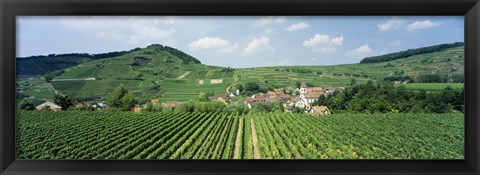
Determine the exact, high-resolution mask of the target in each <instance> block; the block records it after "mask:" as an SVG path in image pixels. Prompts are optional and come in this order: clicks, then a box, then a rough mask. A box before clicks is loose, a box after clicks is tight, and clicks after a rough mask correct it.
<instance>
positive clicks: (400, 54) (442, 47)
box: [360, 42, 465, 63]
mask: <svg viewBox="0 0 480 175" xmlns="http://www.w3.org/2000/svg"><path fill="white" fill-rule="evenodd" d="M464 45H465V44H464V43H463V42H456V43H451V44H440V45H435V46H428V47H421V48H417V49H408V50H405V51H400V52H395V53H390V54H385V55H380V56H372V57H366V58H364V59H363V60H362V61H360V63H379V62H387V61H392V60H397V59H401V58H407V57H410V56H413V55H419V54H425V53H432V52H438V51H442V50H446V49H449V48H453V47H459V46H464Z"/></svg>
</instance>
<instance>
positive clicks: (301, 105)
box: [35, 82, 344, 115]
mask: <svg viewBox="0 0 480 175" xmlns="http://www.w3.org/2000/svg"><path fill="white" fill-rule="evenodd" d="M343 89H344V88H343V87H308V86H307V84H306V83H305V82H302V84H301V85H300V87H296V88H291V87H289V89H288V90H286V89H284V88H280V89H275V90H269V91H267V92H266V93H262V92H259V93H255V94H253V95H248V96H245V97H242V95H241V92H240V90H238V89H237V90H236V91H235V92H228V93H224V94H220V95H210V96H208V101H216V102H220V103H222V104H223V105H224V107H227V106H229V105H234V104H237V105H238V104H242V105H244V106H245V108H247V109H249V110H251V109H253V108H255V107H256V106H257V105H263V106H272V105H273V104H281V109H282V110H283V111H284V112H289V113H291V112H292V111H294V110H297V111H301V112H302V111H303V112H304V113H306V114H311V115H329V114H331V112H330V110H329V109H328V107H327V106H322V105H314V102H315V101H317V100H318V98H319V97H321V96H329V95H331V94H333V93H334V92H336V91H341V90H343ZM182 103H184V102H180V101H164V102H160V101H159V99H151V100H150V101H149V102H147V103H144V104H136V105H135V106H134V107H133V108H131V111H133V112H141V111H143V110H145V109H146V108H148V107H149V106H160V107H162V108H170V109H174V108H176V107H178V106H179V105H181V104H182ZM73 108H74V109H84V110H91V111H93V110H106V109H109V105H108V104H107V103H106V102H87V101H83V102H78V103H77V104H74V106H73ZM35 109H36V110H50V111H61V110H62V107H60V106H59V105H57V104H55V103H53V102H49V101H47V102H44V103H42V104H40V105H38V106H36V107H35Z"/></svg>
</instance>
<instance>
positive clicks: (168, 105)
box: [162, 101, 179, 108]
mask: <svg viewBox="0 0 480 175" xmlns="http://www.w3.org/2000/svg"><path fill="white" fill-rule="evenodd" d="M178 104H179V102H178V101H166V102H162V107H165V108H174V107H177V106H178Z"/></svg>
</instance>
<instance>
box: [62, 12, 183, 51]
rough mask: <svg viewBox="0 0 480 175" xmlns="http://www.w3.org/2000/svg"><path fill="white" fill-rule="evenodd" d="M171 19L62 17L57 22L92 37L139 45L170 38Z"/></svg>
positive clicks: (162, 41)
mask: <svg viewBox="0 0 480 175" xmlns="http://www.w3.org/2000/svg"><path fill="white" fill-rule="evenodd" d="M173 20H174V18H170V17H165V18H153V17H100V16H95V17H62V18H61V19H60V20H59V24H61V25H62V26H64V27H65V28H67V29H70V30H75V31H79V32H84V33H87V34H90V35H92V36H94V37H99V38H110V39H115V40H119V41H123V42H126V43H129V44H136V45H139V44H152V43H164V42H165V41H167V40H171V39H169V38H170V37H172V36H173V35H174V34H175V33H176V30H175V28H174V27H173V26H172V25H171V24H174V23H175V22H173ZM165 21H167V22H165Z"/></svg>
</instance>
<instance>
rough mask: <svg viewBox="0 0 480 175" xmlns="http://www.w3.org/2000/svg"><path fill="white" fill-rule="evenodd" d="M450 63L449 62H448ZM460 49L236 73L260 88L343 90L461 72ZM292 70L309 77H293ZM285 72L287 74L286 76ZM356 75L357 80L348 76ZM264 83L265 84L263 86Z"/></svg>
mask: <svg viewBox="0 0 480 175" xmlns="http://www.w3.org/2000/svg"><path fill="white" fill-rule="evenodd" d="M448 59H450V61H449V60H448ZM463 65H464V57H463V46H462V47H457V48H452V49H448V50H445V51H442V52H436V53H429V54H422V55H416V56H412V57H408V58H405V59H399V60H394V61H390V62H384V63H371V64H345V65H335V66H280V67H261V68H245V69H238V71H237V75H238V77H239V80H240V82H248V81H257V82H261V83H262V84H264V85H267V84H268V85H279V86H287V85H293V84H294V83H295V81H297V80H300V81H305V82H312V83H313V84H315V85H318V86H346V85H347V84H348V83H350V80H351V79H352V78H354V79H355V80H356V81H357V82H366V81H368V80H383V78H385V77H388V76H394V73H395V71H400V70H402V71H404V75H405V76H411V77H415V76H417V75H420V74H426V73H434V72H435V73H452V72H457V71H458V72H462V73H463V72H464V68H463ZM295 69H301V70H309V71H311V73H295V72H294V70H295ZM287 70H288V72H287ZM345 73H349V74H356V75H359V77H355V76H348V75H345ZM264 81H267V83H264Z"/></svg>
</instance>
